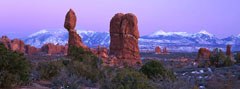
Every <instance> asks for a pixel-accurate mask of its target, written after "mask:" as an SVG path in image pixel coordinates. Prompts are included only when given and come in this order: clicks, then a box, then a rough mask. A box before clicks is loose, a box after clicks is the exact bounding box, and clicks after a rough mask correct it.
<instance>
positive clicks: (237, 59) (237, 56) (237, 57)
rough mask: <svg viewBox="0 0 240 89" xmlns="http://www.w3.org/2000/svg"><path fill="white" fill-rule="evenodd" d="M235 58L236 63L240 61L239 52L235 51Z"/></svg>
mask: <svg viewBox="0 0 240 89" xmlns="http://www.w3.org/2000/svg"><path fill="white" fill-rule="evenodd" d="M235 58H236V61H237V63H240V53H237V55H236V57H235Z"/></svg>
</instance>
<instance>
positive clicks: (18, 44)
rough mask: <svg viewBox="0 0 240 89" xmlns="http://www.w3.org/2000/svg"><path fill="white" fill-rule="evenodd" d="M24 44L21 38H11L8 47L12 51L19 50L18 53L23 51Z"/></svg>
mask: <svg viewBox="0 0 240 89" xmlns="http://www.w3.org/2000/svg"><path fill="white" fill-rule="evenodd" d="M24 46H25V44H24V42H23V41H22V40H19V39H13V40H12V41H11V45H10V48H11V50H12V51H16V52H20V53H25V48H24Z"/></svg>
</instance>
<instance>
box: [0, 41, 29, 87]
mask: <svg viewBox="0 0 240 89" xmlns="http://www.w3.org/2000/svg"><path fill="white" fill-rule="evenodd" d="M30 68H31V67H30V62H29V61H27V60H26V58H25V57H24V55H23V54H20V53H17V52H12V51H9V50H7V49H6V48H5V46H4V45H3V44H0V88H6V89H9V88H13V87H15V86H18V85H23V84H26V83H28V81H29V76H30Z"/></svg>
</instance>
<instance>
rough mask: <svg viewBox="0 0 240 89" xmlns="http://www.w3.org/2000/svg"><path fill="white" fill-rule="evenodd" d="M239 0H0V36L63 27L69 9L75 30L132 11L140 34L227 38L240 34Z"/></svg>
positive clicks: (104, 25)
mask: <svg viewBox="0 0 240 89" xmlns="http://www.w3.org/2000/svg"><path fill="white" fill-rule="evenodd" d="M239 3H240V1H238V0H231V1H229V0H211V1H209V0H201V1H193V0H181V1H179V0H171V1H169V0H159V1H157V0H148V1H146V0H131V1H129V0H121V1H112V0H101V1H97V0H88V1H68V0H61V1H59V0H51V1H50V0H41V1H32V0H22V1H18V0H8V1H0V5H1V7H2V8H0V12H1V14H0V19H1V20H0V24H1V25H0V32H1V33H0V35H10V36H11V35H12V36H14V37H24V36H28V35H30V34H32V33H35V32H37V31H39V30H42V29H54V30H55V29H64V28H63V23H64V19H65V15H66V13H67V11H68V10H69V9H70V8H72V9H73V10H74V11H75V12H76V15H77V18H78V22H77V28H76V29H84V30H92V31H101V32H102V31H105V32H108V31H109V23H110V20H111V18H112V17H113V16H114V14H116V13H119V12H122V13H133V14H135V15H136V16H137V17H138V22H139V23H138V26H139V31H140V34H141V35H147V34H151V33H153V32H155V31H158V30H163V31H165V32H188V33H196V32H199V31H201V30H206V31H208V32H209V33H212V34H214V35H216V36H217V37H220V38H224V37H227V36H230V35H235V36H236V35H238V34H240V25H239V23H240V17H239V16H240V9H239V5H238V4H239Z"/></svg>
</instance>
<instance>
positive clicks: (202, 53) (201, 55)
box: [198, 48, 211, 59]
mask: <svg viewBox="0 0 240 89" xmlns="http://www.w3.org/2000/svg"><path fill="white" fill-rule="evenodd" d="M210 55H211V52H210V51H209V50H208V49H207V48H200V49H199V50H198V59H209V58H210Z"/></svg>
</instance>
